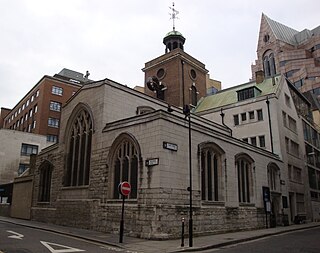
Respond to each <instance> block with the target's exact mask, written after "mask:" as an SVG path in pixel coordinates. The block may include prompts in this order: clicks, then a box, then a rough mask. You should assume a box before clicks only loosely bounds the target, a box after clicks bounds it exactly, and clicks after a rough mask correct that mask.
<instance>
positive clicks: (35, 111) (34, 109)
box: [33, 105, 38, 113]
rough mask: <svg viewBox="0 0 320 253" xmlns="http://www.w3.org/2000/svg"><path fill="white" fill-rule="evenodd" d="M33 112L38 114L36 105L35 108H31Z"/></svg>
mask: <svg viewBox="0 0 320 253" xmlns="http://www.w3.org/2000/svg"><path fill="white" fill-rule="evenodd" d="M33 111H34V113H37V112H38V105H35V106H34V107H33Z"/></svg>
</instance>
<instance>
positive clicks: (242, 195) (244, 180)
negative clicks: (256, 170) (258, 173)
mask: <svg viewBox="0 0 320 253" xmlns="http://www.w3.org/2000/svg"><path fill="white" fill-rule="evenodd" d="M236 167H237V174H238V197H239V203H251V202H252V201H253V187H254V186H253V182H254V181H253V160H252V159H251V158H250V157H249V156H247V155H244V154H242V155H239V156H238V157H236Z"/></svg>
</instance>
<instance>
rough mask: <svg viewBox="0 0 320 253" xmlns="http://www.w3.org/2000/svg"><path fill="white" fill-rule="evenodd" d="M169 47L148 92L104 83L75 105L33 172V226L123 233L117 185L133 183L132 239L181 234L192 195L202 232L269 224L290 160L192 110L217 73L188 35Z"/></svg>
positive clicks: (155, 65)
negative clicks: (277, 175) (187, 46)
mask: <svg viewBox="0 0 320 253" xmlns="http://www.w3.org/2000/svg"><path fill="white" fill-rule="evenodd" d="M163 41H164V44H165V54H163V55H161V56H159V57H158V58H156V59H154V60H151V61H149V62H147V63H146V64H145V67H144V69H143V71H144V73H145V93H141V92H138V91H136V90H133V89H131V88H128V87H126V86H124V85H122V84H119V83H117V82H114V81H112V80H109V79H104V80H101V81H96V82H90V83H86V84H85V85H83V87H81V88H80V90H79V91H78V92H77V93H76V94H75V95H74V96H73V97H71V98H70V99H69V101H67V103H66V104H65V106H64V107H63V110H62V113H61V125H60V134H59V142H58V143H57V144H55V145H52V146H50V147H48V148H46V149H44V150H42V151H41V152H40V154H39V155H38V156H37V159H36V163H35V166H34V168H33V173H34V188H33V200H32V208H31V219H32V220H36V221H41V222H49V223H54V224H59V225H65V226H74V227H79V228H86V229H93V230H98V231H105V232H111V233H118V232H119V224H120V218H121V217H120V215H121V207H122V197H121V195H120V194H119V191H118V185H119V183H121V182H123V181H128V182H129V183H130V184H131V193H130V195H129V196H128V197H127V198H126V200H125V229H124V231H125V234H126V235H131V236H136V237H141V238H153V239H166V238H177V237H179V235H180V230H181V219H182V218H185V219H186V220H188V219H189V217H190V216H189V215H190V213H189V210H190V198H189V197H190V191H191V196H192V206H193V209H192V216H193V232H194V234H199V235H200V234H206V233H213V232H214V233H217V232H227V231H231V230H232V231H234V230H244V229H256V228H263V227H265V226H266V224H265V220H266V214H265V208H264V198H263V187H268V170H270V169H273V170H276V171H283V169H284V168H283V162H282V161H281V159H280V158H279V156H278V155H275V154H273V153H272V152H270V151H267V150H265V149H261V148H258V147H255V146H253V145H251V144H249V143H246V142H243V141H241V140H239V139H236V138H234V137H233V136H232V134H231V131H230V129H229V128H228V127H226V126H224V125H220V124H217V123H215V122H213V121H210V120H209V119H206V118H204V117H201V116H197V115H195V114H193V113H190V115H187V116H188V117H186V116H185V114H183V109H182V107H184V106H185V105H189V106H190V107H191V108H192V106H195V105H196V104H197V101H198V100H199V99H200V97H203V96H205V95H206V88H207V86H206V75H207V72H208V71H207V70H206V69H205V65H204V64H203V63H201V62H200V61H198V60H197V59H195V58H193V57H192V56H190V55H188V54H187V53H186V52H184V48H183V45H184V42H185V38H184V37H183V36H182V34H181V33H179V32H178V31H176V30H175V29H174V30H173V31H171V32H169V33H168V34H167V35H166V36H165V38H164V40H163ZM189 117H190V126H189V122H188V121H189ZM189 127H190V129H189ZM189 130H190V133H191V143H189V141H188V136H189ZM189 152H190V154H191V160H190V161H191V168H190V167H189V162H188V161H189ZM190 182H191V183H192V184H190ZM191 185H192V187H191ZM281 191H282V192H280V194H283V195H286V196H287V194H288V192H287V190H286V188H283V189H282V190H281ZM187 231H188V228H187Z"/></svg>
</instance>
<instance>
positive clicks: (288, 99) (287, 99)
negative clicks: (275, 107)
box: [284, 94, 291, 108]
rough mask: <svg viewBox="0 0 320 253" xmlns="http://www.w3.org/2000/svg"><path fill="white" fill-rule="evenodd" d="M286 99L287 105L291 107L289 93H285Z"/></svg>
mask: <svg viewBox="0 0 320 253" xmlns="http://www.w3.org/2000/svg"><path fill="white" fill-rule="evenodd" d="M284 99H285V102H286V105H287V106H288V107H289V108H291V103H290V97H289V96H288V95H287V94H284Z"/></svg>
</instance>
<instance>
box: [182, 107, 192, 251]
mask: <svg viewBox="0 0 320 253" xmlns="http://www.w3.org/2000/svg"><path fill="white" fill-rule="evenodd" d="M183 113H184V115H185V116H186V118H188V129H189V180H190V181H189V187H188V191H189V193H190V197H189V200H190V203H189V208H190V210H189V213H190V214H189V247H192V246H193V241H192V240H193V238H192V237H193V222H192V159H191V113H190V107H189V106H188V105H185V106H184V107H183Z"/></svg>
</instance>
